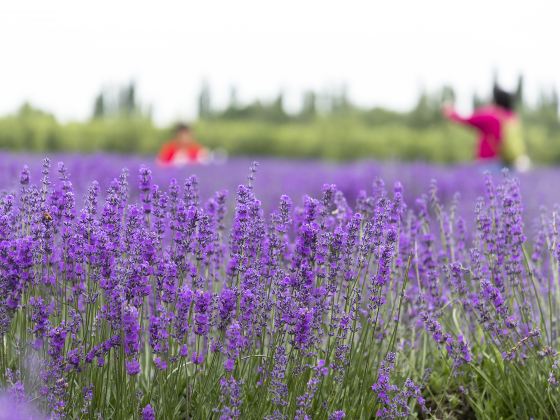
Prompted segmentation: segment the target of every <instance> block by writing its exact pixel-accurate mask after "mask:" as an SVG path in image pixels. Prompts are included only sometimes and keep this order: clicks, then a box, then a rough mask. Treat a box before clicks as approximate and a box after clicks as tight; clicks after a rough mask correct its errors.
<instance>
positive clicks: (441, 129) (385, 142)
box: [0, 106, 560, 163]
mask: <svg viewBox="0 0 560 420" xmlns="http://www.w3.org/2000/svg"><path fill="white" fill-rule="evenodd" d="M193 126H194V130H195V135H196V137H197V138H198V139H199V141H200V142H201V143H202V144H204V145H206V146H207V147H209V148H212V149H223V150H225V151H227V152H228V153H229V154H232V155H274V156H282V157H291V158H324V159H329V160H349V159H363V158H372V159H401V160H429V161H436V162H458V161H465V160H470V159H472V157H473V154H474V150H475V138H476V134H475V133H474V132H473V131H471V130H469V129H468V128H464V127H458V126H455V125H452V124H450V123H448V122H444V121H441V122H435V123H433V124H427V125H424V126H421V127H413V126H410V125H407V124H399V123H397V122H395V121H389V122H385V123H372V122H368V121H366V120H364V119H363V118H359V117H357V116H354V115H346V116H345V115H340V116H328V117H321V116H317V117H315V118H313V119H311V120H307V121H287V122H282V123H280V122H270V121H269V122H267V121H253V120H235V119H233V120H232V119H206V120H199V121H197V122H195V123H194V124H193ZM525 133H526V139H527V143H528V148H529V152H530V154H531V156H532V158H533V159H534V160H535V161H538V162H542V163H556V162H560V138H559V134H558V131H556V130H549V129H547V128H546V127H545V126H542V125H536V124H531V123H530V122H529V123H528V124H526V126H525ZM171 134H172V133H171V128H169V127H168V128H159V127H157V126H155V125H154V124H153V123H152V121H151V120H150V119H149V118H147V117H143V116H133V117H126V118H125V117H107V118H101V119H92V120H89V121H86V122H71V123H60V122H58V121H57V120H56V119H55V118H54V117H53V116H52V115H50V114H48V113H44V112H41V111H38V110H36V109H33V108H31V107H29V106H24V107H22V108H21V109H20V110H19V112H18V113H16V114H14V115H10V116H6V117H2V118H0V148H2V149H8V150H17V151H30V152H46V151H70V152H85V153H88V152H95V151H102V150H103V151H110V152H117V153H138V154H155V153H157V151H158V149H159V147H160V145H161V144H162V142H163V141H165V140H166V139H168V138H169V137H170V136H171Z"/></svg>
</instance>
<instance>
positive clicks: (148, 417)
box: [142, 404, 156, 420]
mask: <svg viewBox="0 0 560 420" xmlns="http://www.w3.org/2000/svg"><path fill="white" fill-rule="evenodd" d="M142 420H156V412H155V411H154V409H153V408H152V406H151V405H150V404H147V405H146V406H145V407H144V409H143V410H142Z"/></svg>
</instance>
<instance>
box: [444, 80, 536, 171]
mask: <svg viewBox="0 0 560 420" xmlns="http://www.w3.org/2000/svg"><path fill="white" fill-rule="evenodd" d="M492 96H493V101H492V102H493V103H492V104H489V105H486V106H483V107H480V108H478V109H476V110H475V111H474V112H473V114H472V115H471V116H469V117H462V116H460V115H459V114H458V113H457V112H456V111H455V109H454V108H453V106H452V105H445V106H444V107H443V114H444V115H445V116H446V117H447V118H448V119H449V120H451V121H454V122H457V123H460V124H464V125H468V126H471V127H474V128H475V129H476V130H477V131H478V133H479V136H478V144H477V155H476V156H477V159H478V160H479V162H481V163H483V164H484V166H486V167H487V168H489V169H500V168H502V167H509V168H513V169H515V170H518V171H520V172H525V171H527V170H528V169H529V168H530V164H531V162H530V159H529V157H528V156H527V154H526V151H525V142H524V140H523V133H522V130H521V123H520V121H519V118H518V116H517V113H516V112H515V105H516V97H515V95H513V94H511V93H509V92H506V91H505V90H503V89H501V88H500V87H499V86H498V85H494V88H493V91H492Z"/></svg>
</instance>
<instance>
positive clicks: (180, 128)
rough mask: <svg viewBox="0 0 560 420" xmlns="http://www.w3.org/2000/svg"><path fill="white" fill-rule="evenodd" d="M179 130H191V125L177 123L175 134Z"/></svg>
mask: <svg viewBox="0 0 560 420" xmlns="http://www.w3.org/2000/svg"><path fill="white" fill-rule="evenodd" d="M181 131H191V127H190V125H188V124H185V123H178V124H176V125H175V134H177V133H179V132H181Z"/></svg>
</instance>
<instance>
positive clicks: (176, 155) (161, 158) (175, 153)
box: [157, 123, 208, 166]
mask: <svg viewBox="0 0 560 420" xmlns="http://www.w3.org/2000/svg"><path fill="white" fill-rule="evenodd" d="M207 159H208V151H207V150H206V149H205V148H204V147H202V146H201V145H200V144H198V143H197V141H196V140H195V138H194V136H193V134H192V130H191V128H190V127H189V126H188V125H187V124H183V123H180V124H177V126H176V127H175V136H174V137H173V138H172V139H171V140H170V141H168V142H167V143H165V144H164V145H163V146H162V148H161V150H160V152H159V154H158V157H157V161H158V163H160V164H161V165H164V166H169V165H174V166H175V165H185V164H196V163H206V162H207Z"/></svg>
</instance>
